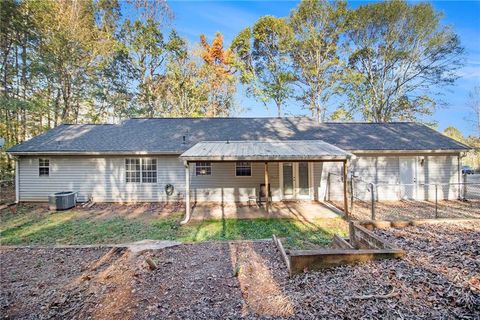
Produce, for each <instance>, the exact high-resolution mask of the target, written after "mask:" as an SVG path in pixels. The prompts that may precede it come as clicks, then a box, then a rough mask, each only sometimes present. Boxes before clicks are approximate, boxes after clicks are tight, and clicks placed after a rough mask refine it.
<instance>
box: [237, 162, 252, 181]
mask: <svg viewBox="0 0 480 320" xmlns="http://www.w3.org/2000/svg"><path fill="white" fill-rule="evenodd" d="M238 162H247V163H249V164H250V175H248V176H239V175H237V163H238ZM234 170H235V177H236V178H251V177H252V176H253V166H252V163H251V162H250V161H236V162H235V168H234Z"/></svg>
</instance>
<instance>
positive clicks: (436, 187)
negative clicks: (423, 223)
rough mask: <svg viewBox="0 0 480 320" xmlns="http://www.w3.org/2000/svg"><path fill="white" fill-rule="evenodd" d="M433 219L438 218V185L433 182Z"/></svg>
mask: <svg viewBox="0 0 480 320" xmlns="http://www.w3.org/2000/svg"><path fill="white" fill-rule="evenodd" d="M435 219H438V185H437V184H435Z"/></svg>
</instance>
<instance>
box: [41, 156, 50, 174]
mask: <svg viewBox="0 0 480 320" xmlns="http://www.w3.org/2000/svg"><path fill="white" fill-rule="evenodd" d="M38 175H39V176H40V177H48V176H49V175H50V160H49V159H41V158H40V159H38Z"/></svg>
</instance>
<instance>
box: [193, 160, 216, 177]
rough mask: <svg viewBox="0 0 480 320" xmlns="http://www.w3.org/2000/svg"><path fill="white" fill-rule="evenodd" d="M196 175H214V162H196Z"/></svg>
mask: <svg viewBox="0 0 480 320" xmlns="http://www.w3.org/2000/svg"><path fill="white" fill-rule="evenodd" d="M195 175H196V176H210V175H212V164H211V163H210V162H197V163H195Z"/></svg>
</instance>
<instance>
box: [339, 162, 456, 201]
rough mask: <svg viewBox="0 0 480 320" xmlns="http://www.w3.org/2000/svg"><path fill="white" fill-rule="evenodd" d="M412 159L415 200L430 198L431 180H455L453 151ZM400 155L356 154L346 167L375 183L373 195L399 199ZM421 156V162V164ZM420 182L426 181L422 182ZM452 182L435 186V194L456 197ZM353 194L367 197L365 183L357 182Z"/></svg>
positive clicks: (435, 181) (432, 187)
mask: <svg viewBox="0 0 480 320" xmlns="http://www.w3.org/2000/svg"><path fill="white" fill-rule="evenodd" d="M407 157H411V158H414V159H415V163H416V165H415V176H416V184H417V185H416V186H415V189H416V190H415V198H416V199H418V200H428V199H430V200H431V199H434V196H435V187H434V186H433V184H436V183H438V184H448V183H457V182H458V158H457V155H411V156H407ZM400 158H401V157H399V156H381V155H379V156H368V157H365V156H358V157H356V158H355V159H353V160H352V161H351V163H350V168H349V169H350V170H351V171H352V172H354V173H355V175H356V176H358V178H360V179H362V180H363V181H366V182H373V183H375V184H376V187H375V191H376V194H377V199H378V200H379V201H381V200H398V199H401V196H402V193H403V192H405V190H404V188H405V187H402V186H400V185H399V184H400V174H401V173H400ZM422 159H424V160H423V164H422ZM423 184H430V186H424V185H423ZM457 189H458V187H457V186H456V185H450V186H439V198H441V199H443V198H444V199H456V198H457V197H458V190H457ZM355 190H357V194H356V196H357V197H359V198H361V199H364V200H369V199H370V197H371V195H370V193H369V192H367V190H366V184H364V183H359V184H358V185H357V188H355Z"/></svg>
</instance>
